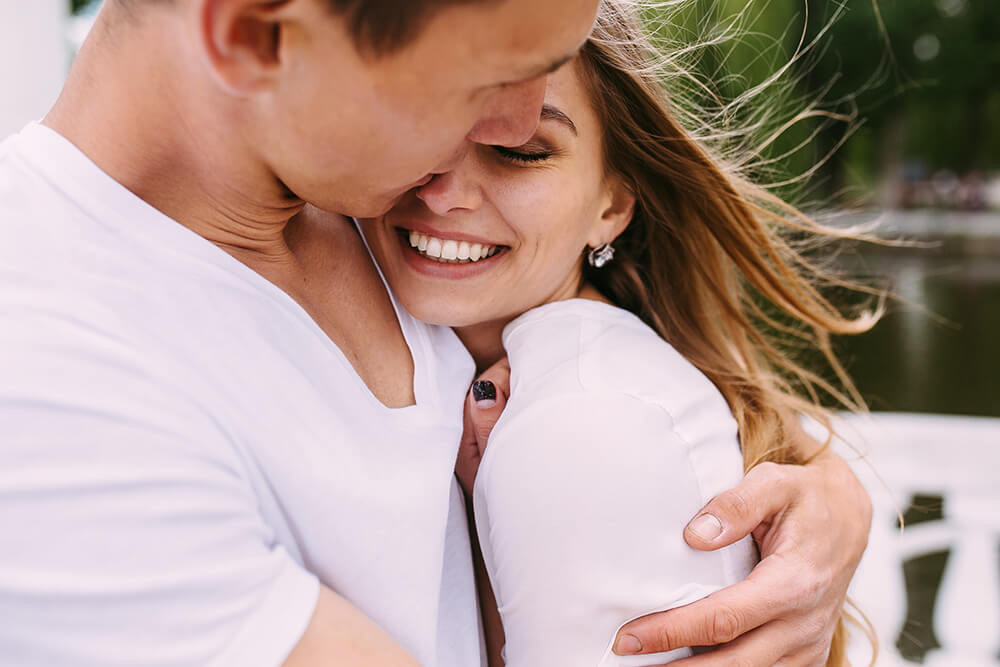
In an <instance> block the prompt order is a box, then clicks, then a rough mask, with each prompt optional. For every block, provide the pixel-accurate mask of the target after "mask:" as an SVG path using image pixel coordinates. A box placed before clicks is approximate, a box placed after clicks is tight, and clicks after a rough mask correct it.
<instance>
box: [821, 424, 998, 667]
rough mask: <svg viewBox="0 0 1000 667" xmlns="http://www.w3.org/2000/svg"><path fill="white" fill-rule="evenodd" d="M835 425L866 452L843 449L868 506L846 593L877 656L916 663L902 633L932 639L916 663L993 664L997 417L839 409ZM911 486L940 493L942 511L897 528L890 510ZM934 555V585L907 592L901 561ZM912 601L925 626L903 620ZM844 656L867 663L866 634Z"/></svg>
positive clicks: (912, 491)
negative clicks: (848, 413)
mask: <svg viewBox="0 0 1000 667" xmlns="http://www.w3.org/2000/svg"><path fill="white" fill-rule="evenodd" d="M838 430H840V427H838ZM841 432H842V433H843V435H844V436H845V438H846V439H847V440H848V441H850V442H851V443H852V444H854V445H855V446H857V447H859V448H860V449H861V450H862V451H863V453H865V458H864V460H861V459H859V457H858V456H857V455H856V454H852V453H851V452H850V451H849V450H844V451H843V453H844V454H845V456H846V457H848V458H851V457H853V458H854V459H855V460H854V461H853V462H852V466H853V467H854V469H855V470H856V471H857V473H858V476H859V477H861V479H862V481H863V482H864V483H865V486H866V487H867V488H868V490H869V492H870V493H871V496H872V502H873V505H874V517H873V522H872V532H871V538H870V541H869V546H868V550H867V552H866V554H865V557H864V559H863V561H862V564H861V567H860V568H859V569H858V573H857V576H856V577H855V580H854V583H853V584H852V588H851V592H852V596H853V598H854V599H855V600H856V601H857V603H858V605H859V607H860V608H861V609H862V610H863V611H864V612H865V614H867V615H868V617H869V618H870V619H871V621H872V622H873V624H874V626H875V630H876V632H877V634H878V639H879V645H880V646H879V660H878V663H877V664H878V665H888V666H904V665H907V666H912V665H914V664H917V663H916V662H909V661H907V660H906V659H904V658H903V656H902V655H900V654H899V652H898V651H897V648H896V646H897V641H898V640H899V638H900V636H901V635H904V634H909V635H910V637H911V639H910V641H911V643H912V641H913V636H914V635H919V636H920V637H923V638H936V639H937V643H939V644H940V647H933V646H930V645H929V646H925V647H924V649H925V650H922V651H920V653H921V656H922V658H923V664H924V665H928V666H931V667H944V666H947V667H987V666H988V667H996V666H997V665H1000V419H987V418H975V417H947V416H938V415H907V414H886V413H883V414H878V413H876V414H874V415H873V416H871V417H866V418H861V417H848V418H846V419H845V421H844V423H843V428H842V430H841ZM838 448H839V445H838ZM916 495H922V496H938V497H940V498H941V499H942V501H943V505H942V514H941V517H940V518H939V519H937V520H930V521H925V522H922V523H916V522H915V523H912V524H911V525H909V526H908V527H906V528H905V529H904V530H903V531H900V530H899V526H898V522H897V512H904V511H906V510H907V508H908V505H909V504H910V502H911V499H912V498H913V497H914V496H916ZM911 514H912V513H911ZM933 554H938V555H939V556H940V557H941V558H939V560H938V562H939V563H940V560H942V559H945V560H944V571H943V576H942V577H941V579H940V585H939V586H937V587H936V590H934V588H935V586H934V584H935V583H936V582H935V578H934V577H933V576H930V577H928V578H927V579H928V580H927V581H925V582H923V584H922V590H918V589H915V588H913V587H912V586H911V590H910V591H909V592H908V591H907V588H906V585H905V581H904V563H907V562H910V563H911V564H912V563H913V560H914V559H916V558H920V557H926V556H929V555H933ZM908 595H909V596H910V598H908ZM911 598H912V599H911ZM921 600H922V601H923V604H924V606H925V608H924V609H923V610H922V611H923V612H924V614H923V615H924V616H925V617H926V618H928V619H932V620H931V622H932V627H931V628H925V627H917V628H914V627H909V628H907V627H904V626H905V624H906V620H907V609H908V607H909V608H910V611H911V613H912V612H913V611H914V609H913V608H914V605H918V604H919V603H920V601H921ZM927 605H933V615H931V613H930V609H927V608H926V606H927ZM917 611H921V610H917ZM855 634H856V635H857V634H859V633H855ZM925 641H927V640H926V639H925ZM911 657H912V656H911ZM851 658H852V663H853V664H854V665H865V664H868V661H869V659H870V650H869V649H868V644H867V641H865V640H864V639H863V638H861V637H855V640H854V641H853V642H852V649H851Z"/></svg>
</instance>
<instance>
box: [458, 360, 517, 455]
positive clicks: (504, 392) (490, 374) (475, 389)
mask: <svg viewBox="0 0 1000 667" xmlns="http://www.w3.org/2000/svg"><path fill="white" fill-rule="evenodd" d="M508 395H510V364H508V363H507V359H506V358H504V359H501V360H500V361H498V362H497V363H495V364H493V365H492V366H491V367H490V368H488V369H487V370H486V371H485V372H484V373H483V374H482V375H480V376H479V377H478V378H476V381H475V382H473V383H472V389H471V390H470V391H469V398H468V404H467V409H468V415H469V420H470V421H471V422H472V432H473V434H474V436H475V438H476V443H477V445H478V446H479V451H480V452H483V451H484V450H485V449H486V442H487V440H489V437H490V433H491V432H492V431H493V427H494V426H495V425H496V423H497V420H498V419H500V415H501V414H502V413H503V409H504V408H505V407H506V406H507V396H508Z"/></svg>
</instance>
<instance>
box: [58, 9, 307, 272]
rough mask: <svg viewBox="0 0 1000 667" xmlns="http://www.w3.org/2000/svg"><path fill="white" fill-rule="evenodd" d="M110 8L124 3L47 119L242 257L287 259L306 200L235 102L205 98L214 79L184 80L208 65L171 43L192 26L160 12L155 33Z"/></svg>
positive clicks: (91, 42) (97, 34)
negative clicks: (243, 124) (278, 174)
mask: <svg viewBox="0 0 1000 667" xmlns="http://www.w3.org/2000/svg"><path fill="white" fill-rule="evenodd" d="M109 5H112V6H113V5H114V3H109ZM109 11H111V12H114V11H120V10H114V9H110V10H109V8H107V7H106V8H105V10H104V12H102V16H101V17H100V18H99V19H98V22H97V25H95V27H94V34H93V35H92V36H91V37H90V38H89V39H88V40H87V42H86V43H85V44H84V47H83V48H82V49H81V51H80V54H79V56H78V57H77V60H76V62H75V63H74V65H73V68H72V70H71V71H70V75H69V78H68V80H67V83H66V86H65V87H64V89H63V92H62V94H61V95H60V97H59V100H58V101H57V102H56V104H55V106H54V107H53V108H52V110H51V111H50V112H49V114H48V115H47V116H46V117H45V120H44V121H43V122H44V124H45V125H47V126H49V127H51V128H52V129H53V130H55V131H56V132H59V133H60V134H61V135H63V136H64V137H66V138H67V139H68V140H69V141H71V142H73V143H74V144H75V145H76V146H77V147H78V148H80V150H82V151H83V152H84V153H85V154H86V155H87V156H88V157H89V158H90V159H91V160H93V161H94V162H95V163H96V164H97V165H98V166H99V167H100V168H101V169H102V170H103V171H105V172H106V173H108V174H109V175H110V176H111V177H112V178H114V179H115V180H116V181H118V182H119V183H121V184H122V185H123V186H125V187H126V188H128V189H129V190H130V191H132V192H133V193H134V194H136V195H137V196H139V197H140V198H142V199H143V200H145V201H146V202H148V203H149V204H150V205H152V206H153V207H155V208H157V209H158V210H160V211H161V212H163V213H164V214H166V215H167V216H169V217H170V218H172V219H174V220H176V221H177V222H179V223H180V224H182V225H185V226H187V227H189V228H190V229H192V230H193V231H195V232H196V233H198V234H199V235H201V236H203V237H204V238H206V239H208V240H209V241H212V242H213V243H216V244H217V245H219V246H220V247H222V248H223V249H225V250H227V251H228V252H230V253H231V254H233V255H235V256H237V258H238V259H240V260H241V261H244V262H245V263H248V264H252V263H253V262H254V261H255V260H254V258H259V260H260V261H263V262H265V263H267V262H272V263H273V262H274V261H276V260H277V261H281V260H282V259H283V258H287V257H288V256H289V255H290V250H289V248H288V245H287V243H286V241H285V226H286V225H287V223H288V221H289V220H290V219H291V218H292V217H293V216H294V215H295V214H296V213H298V212H299V211H301V209H302V207H303V205H304V203H303V202H302V201H301V200H299V199H297V198H296V197H294V196H292V195H291V193H289V192H288V191H287V190H286V189H285V188H284V187H283V186H282V185H281V184H280V182H279V181H278V180H277V179H276V178H275V176H274V175H273V173H270V172H269V170H268V169H267V167H266V165H265V164H263V162H262V161H261V160H260V159H259V158H257V157H256V156H255V155H253V152H252V150H251V149H250V147H249V146H248V145H247V144H248V142H244V141H241V137H240V133H239V131H238V130H237V129H236V128H238V127H240V125H239V122H238V121H239V119H237V118H229V117H227V108H228V107H227V105H226V104H224V103H215V102H216V101H213V100H210V99H205V97H206V96H210V95H211V94H212V92H211V86H207V85H206V86H204V88H203V89H201V90H199V89H198V88H197V84H198V82H197V81H195V82H194V86H193V87H192V86H191V83H192V82H191V81H190V80H187V81H184V82H183V83H182V80H183V77H181V76H180V74H181V72H184V71H185V69H184V68H187V69H186V76H187V77H189V78H190V77H191V76H198V74H197V72H199V71H200V70H199V68H198V67H197V66H196V65H192V64H191V63H183V62H178V54H177V52H176V50H170V51H169V52H168V51H167V50H166V49H163V48H162V45H163V44H164V42H165V40H166V39H167V38H169V34H170V32H171V31H173V30H179V29H182V28H183V26H179V25H173V23H175V22H176V21H177V19H176V18H174V17H173V16H172V15H171V14H170V13H167V12H164V13H162V14H157V16H156V17H155V19H156V21H157V25H156V29H155V31H154V30H151V29H148V28H147V26H144V25H115V24H113V23H112V22H114V21H128V20H131V19H129V18H127V17H121V16H118V17H112V16H108V15H107V13H108V12H109ZM152 32H158V33H159V36H158V37H151V35H150V33H152ZM181 57H183V56H181ZM191 72H195V73H196V74H194V75H192V74H191ZM202 76H208V75H207V74H202ZM205 91H208V92H205ZM214 94H216V95H218V94H219V93H217V92H216V93H214ZM228 113H229V114H232V113H233V112H228Z"/></svg>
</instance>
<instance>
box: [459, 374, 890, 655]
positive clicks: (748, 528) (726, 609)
mask: <svg viewBox="0 0 1000 667" xmlns="http://www.w3.org/2000/svg"><path fill="white" fill-rule="evenodd" d="M484 375H485V376H488V377H489V379H490V380H492V381H493V382H494V383H495V384H496V385H497V388H498V393H500V392H503V393H504V394H505V395H506V394H509V390H510V385H509V370H506V369H498V368H497V367H494V368H491V369H490V370H488V371H487V372H486V373H485V374H484ZM497 417H498V415H497V414H496V411H495V410H494V409H492V406H491V409H485V410H480V409H477V406H476V405H475V404H474V403H473V404H472V406H471V410H470V418H471V420H472V422H473V431H474V432H475V433H476V434H477V437H478V438H480V439H481V440H482V445H480V447H485V439H486V437H487V436H488V435H489V431H490V430H491V428H492V426H493V425H494V424H495V423H496V420H497ZM794 437H795V446H796V447H798V448H799V450H800V451H801V453H803V454H805V455H806V456H812V457H813V458H812V459H811V460H810V462H809V463H808V464H807V465H801V466H800V465H777V464H771V463H767V464H762V465H759V466H757V467H755V468H754V469H753V470H751V471H750V472H749V473H748V474H747V475H746V477H744V479H743V481H742V482H741V483H740V484H739V485H738V486H737V487H736V488H734V489H731V490H729V491H726V492H724V493H722V494H720V495H719V496H717V497H716V498H714V499H713V500H712V501H711V502H710V503H708V505H706V506H705V507H704V508H703V509H702V511H701V512H699V513H698V515H697V516H696V517H694V518H693V520H692V521H691V523H690V524H688V526H687V528H686V529H685V531H684V538H685V540H686V541H687V542H688V544H689V545H691V546H692V547H694V548H696V549H701V550H714V549H719V548H722V547H724V546H727V545H729V544H732V543H734V542H736V541H738V540H739V539H740V538H742V537H744V536H746V535H749V534H753V536H754V538H755V540H756V541H757V544H758V545H759V547H760V551H761V562H760V563H759V564H758V565H757V567H756V568H754V570H753V572H751V573H750V575H749V576H748V577H747V579H746V580H745V581H743V582H740V583H738V584H735V585H733V586H730V587H728V588H724V589H722V590H720V591H718V592H717V593H715V594H714V595H711V596H709V597H707V598H705V599H704V600H700V601H698V602H695V603H693V604H691V605H688V606H686V607H682V608H678V609H672V610H670V611H666V612H663V613H660V614H651V615H649V616H646V617H644V618H641V619H638V620H636V621H634V622H632V623H629V624H627V625H626V626H625V627H623V628H622V630H621V631H620V633H619V635H618V638H617V640H616V644H615V648H616V652H618V653H621V654H635V653H656V652H661V651H669V650H673V649H676V648H680V647H684V646H713V645H718V644H727V646H725V647H723V648H720V649H719V650H716V651H713V652H710V653H705V654H703V655H699V656H695V657H693V658H688V659H687V660H685V661H684V662H683V664H685V665H687V664H691V665H692V667H693V666H695V665H697V666H699V667H710V666H711V665H729V664H732V663H733V657H734V656H736V655H738V656H739V658H740V664H747V665H762V666H764V665H766V666H768V667H770V666H771V665H773V664H774V663H776V662H777V661H778V660H781V659H782V658H784V659H787V660H791V661H792V663H793V664H808V665H822V664H823V663H824V661H825V659H826V655H827V652H828V650H829V647H830V640H831V637H832V636H833V632H834V630H835V628H836V626H837V621H838V619H839V617H840V613H841V610H842V609H843V605H844V601H845V599H846V596H847V587H848V585H849V584H850V581H851V578H852V577H853V576H854V571H855V570H856V569H857V566H858V563H859V562H860V561H861V556H862V554H863V553H864V549H865V547H866V546H867V543H868V531H869V528H870V526H871V512H872V508H871V501H870V499H869V498H868V494H867V492H865V490H864V488H863V487H862V486H861V483H860V482H859V481H858V479H857V477H855V476H854V473H853V472H852V471H851V469H850V467H849V466H848V465H847V463H846V462H845V461H844V460H843V459H842V458H840V457H839V456H837V455H836V454H834V453H833V452H830V451H829V450H823V449H822V447H821V446H820V445H819V443H817V442H816V441H815V440H813V439H812V438H809V437H808V436H807V435H806V434H805V433H804V432H803V431H801V430H797V432H796V433H795V434H794ZM817 452H818V453H817Z"/></svg>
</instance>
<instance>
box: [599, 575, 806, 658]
mask: <svg viewBox="0 0 1000 667" xmlns="http://www.w3.org/2000/svg"><path fill="white" fill-rule="evenodd" d="M786 570H787V566H784V567H783V566H782V565H781V563H780V562H777V563H776V562H775V561H773V560H772V561H770V562H768V561H767V560H764V561H761V563H760V564H758V565H757V567H756V568H754V570H753V572H751V573H750V576H749V577H748V578H747V579H745V580H744V581H741V582H739V583H737V584H733V585H732V586H729V587H727V588H723V589H722V590H719V591H716V592H715V593H713V594H711V595H709V596H708V597H706V598H704V599H702V600H698V601H697V602H692V603H691V604H689V605H685V606H683V607H677V608H676V609H670V610H668V611H664V612H660V613H657V614H650V615H648V616H643V617H642V618H637V619H636V620H634V621H632V622H631V623H628V624H626V625H625V626H624V627H622V629H621V630H619V632H618V637H617V638H616V640H615V653H618V654H620V655H631V654H634V653H658V652H660V651H672V650H674V649H678V648H683V647H685V646H715V645H717V644H725V643H727V642H730V641H733V640H734V639H736V638H737V637H739V636H740V635H743V634H745V633H747V632H749V631H751V630H753V629H755V628H757V627H760V626H762V625H763V624H765V623H767V622H768V621H771V620H772V619H775V618H779V617H781V616H783V615H785V614H787V613H789V612H791V611H793V607H792V604H793V602H792V601H791V600H790V599H789V598H788V596H787V595H785V594H784V592H783V590H782V588H781V585H780V582H775V580H774V577H775V576H777V577H780V576H781V574H782V573H783V572H785V571H786ZM630 638H631V639H630ZM785 645H786V644H785ZM635 646H639V647H641V648H640V650H639V651H636V650H635V649H634V647H635ZM630 647H632V648H631V650H629V649H630Z"/></svg>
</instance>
